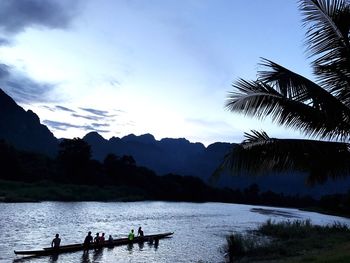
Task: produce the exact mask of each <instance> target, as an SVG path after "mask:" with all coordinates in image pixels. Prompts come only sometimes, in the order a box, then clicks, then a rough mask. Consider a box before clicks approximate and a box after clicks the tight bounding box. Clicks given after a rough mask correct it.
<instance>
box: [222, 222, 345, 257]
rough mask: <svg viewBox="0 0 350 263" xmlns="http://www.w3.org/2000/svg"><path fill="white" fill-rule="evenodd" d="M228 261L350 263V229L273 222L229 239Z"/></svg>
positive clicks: (335, 224)
mask: <svg viewBox="0 0 350 263" xmlns="http://www.w3.org/2000/svg"><path fill="white" fill-rule="evenodd" d="M225 253H226V258H227V261H228V262H344V263H345V262H350V229H349V227H347V226H346V225H342V224H339V223H334V224H333V225H328V226H317V225H313V224H311V221H308V220H306V221H298V220H297V221H285V222H279V223H276V222H272V221H271V220H268V221H267V222H266V223H264V224H262V225H261V226H259V228H258V229H257V230H255V231H252V232H249V233H246V234H244V235H241V234H233V235H230V236H228V237H227V246H226V247H225Z"/></svg>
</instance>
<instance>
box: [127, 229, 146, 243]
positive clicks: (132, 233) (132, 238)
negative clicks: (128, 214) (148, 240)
mask: <svg viewBox="0 0 350 263" xmlns="http://www.w3.org/2000/svg"><path fill="white" fill-rule="evenodd" d="M137 236H138V237H143V230H142V228H141V227H139V229H138V230H137ZM134 238H135V234H134V229H131V231H130V233H129V235H128V239H129V240H130V241H132V240H134Z"/></svg>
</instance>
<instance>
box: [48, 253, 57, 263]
mask: <svg viewBox="0 0 350 263" xmlns="http://www.w3.org/2000/svg"><path fill="white" fill-rule="evenodd" d="M57 260H58V254H56V255H51V256H50V258H49V263H53V262H57Z"/></svg>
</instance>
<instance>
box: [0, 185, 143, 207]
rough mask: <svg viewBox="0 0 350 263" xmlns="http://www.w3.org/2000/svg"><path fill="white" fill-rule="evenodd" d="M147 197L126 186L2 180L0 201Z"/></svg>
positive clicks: (125, 199)
mask: <svg viewBox="0 0 350 263" xmlns="http://www.w3.org/2000/svg"><path fill="white" fill-rule="evenodd" d="M146 198H147V195H146V194H145V193H143V192H142V190H141V189H137V188H131V187H124V186H120V187H118V186H92V185H72V184H59V183H53V182H45V181H44V182H37V183H24V182H13V181H0V202H40V201H140V200H145V199H146Z"/></svg>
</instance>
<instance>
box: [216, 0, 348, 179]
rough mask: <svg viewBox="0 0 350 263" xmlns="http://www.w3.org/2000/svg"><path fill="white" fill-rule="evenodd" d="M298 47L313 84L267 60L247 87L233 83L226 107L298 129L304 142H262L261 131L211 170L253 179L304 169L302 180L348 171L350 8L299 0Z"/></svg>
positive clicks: (328, 0)
mask: <svg viewBox="0 0 350 263" xmlns="http://www.w3.org/2000/svg"><path fill="white" fill-rule="evenodd" d="M299 4H300V5H299V8H300V10H301V12H302V14H303V17H304V19H303V22H304V26H306V27H307V33H306V46H307V51H308V56H309V58H311V60H312V61H311V66H312V69H313V73H314V75H315V79H316V81H315V82H314V81H311V80H310V79H307V78H305V77H303V76H301V75H299V74H297V73H295V72H292V71H290V70H288V69H287V68H285V67H283V66H281V65H279V64H277V63H274V62H272V61H270V60H268V59H262V62H261V65H262V67H263V69H264V70H262V71H259V72H258V78H257V80H255V81H247V80H244V79H239V80H237V81H236V82H235V83H234V84H233V88H234V91H233V92H231V93H229V95H228V98H227V103H226V107H227V109H228V110H230V111H232V112H238V113H242V114H244V115H247V116H252V117H256V118H259V119H264V118H266V117H270V118H271V119H272V120H273V121H274V122H275V123H277V124H279V125H282V126H285V127H289V128H292V129H299V130H300V131H301V132H302V133H303V134H304V135H306V136H308V139H304V140H301V139H276V138H270V137H269V136H268V135H267V134H266V133H265V132H263V131H260V132H259V131H252V132H251V133H246V134H245V136H246V139H245V140H244V141H243V142H242V143H241V144H240V145H239V146H238V147H235V148H234V149H232V151H231V152H230V153H229V154H227V155H226V157H225V159H224V161H223V163H222V164H221V166H220V167H219V168H218V171H217V172H220V170H221V169H223V168H229V169H230V170H231V171H232V172H235V173H237V172H242V171H247V172H250V173H261V172H266V171H272V170H277V171H283V170H288V169H297V170H303V171H309V172H310V173H309V174H310V175H309V178H308V179H309V181H310V182H315V181H324V180H325V179H327V178H328V177H334V178H336V177H338V176H344V175H346V174H347V173H348V172H349V171H350V144H349V139H350V42H349V36H350V35H349V34H350V32H349V30H350V2H349V1H348V0H333V1H332V0H301V1H299Z"/></svg>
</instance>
